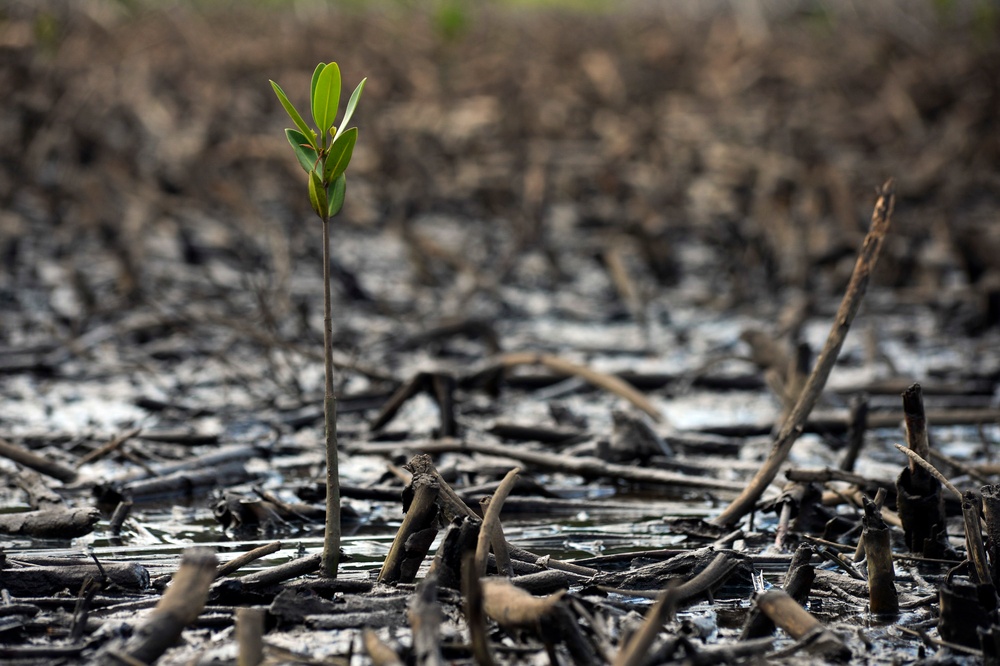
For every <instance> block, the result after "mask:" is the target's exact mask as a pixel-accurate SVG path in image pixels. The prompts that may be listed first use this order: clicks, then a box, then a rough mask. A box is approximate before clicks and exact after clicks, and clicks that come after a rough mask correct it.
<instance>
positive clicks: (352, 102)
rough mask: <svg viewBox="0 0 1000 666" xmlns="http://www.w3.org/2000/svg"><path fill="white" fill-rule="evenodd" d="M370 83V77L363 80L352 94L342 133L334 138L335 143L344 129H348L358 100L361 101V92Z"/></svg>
mask: <svg viewBox="0 0 1000 666" xmlns="http://www.w3.org/2000/svg"><path fill="white" fill-rule="evenodd" d="M366 81H368V77H365V78H363V79H361V83H359V84H358V87H357V88H355V89H354V92H352V93H351V99H349V100H348V101H347V110H346V111H344V119H343V120H342V121H341V122H340V131H338V132H337V136H335V137H333V138H334V141H336V140H337V138H338V137H339V136H340V135H341V134H343V132H344V129H345V128H346V127H347V123H349V122H350V121H351V116H353V115H354V109H356V108H358V100H360V99H361V91H363V90H364V89H365V82H366Z"/></svg>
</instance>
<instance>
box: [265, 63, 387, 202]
mask: <svg viewBox="0 0 1000 666" xmlns="http://www.w3.org/2000/svg"><path fill="white" fill-rule="evenodd" d="M367 80H368V79H362V80H361V83H359V84H358V87H357V88H355V89H354V92H353V93H351V99H350V100H349V101H348V102H347V110H346V111H345V112H344V119H343V121H342V122H341V124H340V128H339V129H338V128H337V127H336V126H335V125H334V122H336V120H337V109H338V107H339V105H340V84H341V81H340V67H339V66H338V65H337V63H335V62H331V63H329V64H324V63H320V64H318V65H317V66H316V69H315V71H313V75H312V86H311V88H310V105H311V107H312V117H313V122H314V123H316V127H317V129H318V130H319V132H317V131H316V130H314V129H313V128H311V127H310V126H309V125H308V124H307V123H306V121H305V120H304V119H303V118H302V114H300V113H299V112H298V110H297V109H296V108H295V106H294V105H292V103H291V102H290V101H289V100H288V95H286V94H285V91H284V90H282V89H281V86H279V85H278V84H277V83H275V82H274V81H271V87H272V88H274V92H275V94H276V95H277V96H278V100H279V101H280V102H281V106H283V107H284V108H285V111H287V112H288V115H289V117H291V119H292V122H293V123H295V127H297V128H298V129H286V130H285V136H286V137H288V143H290V144H291V145H292V149H293V150H294V151H295V156H296V157H297V158H298V160H299V164H301V165H302V168H303V169H305V171H306V173H308V174H309V202H310V203H311V204H312V207H313V210H314V211H316V214H317V215H319V216H320V218H321V219H323V220H328V219H330V218H331V217H333V216H334V215H336V214H337V213H339V212H340V209H341V208H342V207H343V206H344V195H345V192H346V189H347V181H346V177H345V175H344V174H345V172H346V171H347V165H348V164H350V162H351V155H352V154H353V153H354V144H355V143H356V142H357V140H358V128H357V127H352V128H350V129H347V130H345V128H346V127H347V123H348V122H349V121H350V120H351V116H353V115H354V109H355V108H357V106H358V100H359V99H360V98H361V91H362V90H364V87H365V81H367Z"/></svg>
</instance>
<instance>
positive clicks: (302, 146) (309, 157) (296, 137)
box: [285, 129, 318, 173]
mask: <svg viewBox="0 0 1000 666" xmlns="http://www.w3.org/2000/svg"><path fill="white" fill-rule="evenodd" d="M285 137H286V138H287V139H288V143H290V144H292V150H294V151H295V157H297V158H299V164H301V165H302V168H303V169H305V172H306V173H309V172H310V171H312V170H313V167H315V166H316V160H317V159H318V155H317V153H316V150H315V149H314V148H312V146H311V144H310V142H309V139H307V138H306V136H305V135H304V134H303V133H302V132H300V131H298V130H293V129H286V130H285Z"/></svg>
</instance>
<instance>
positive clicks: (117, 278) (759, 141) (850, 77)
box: [0, 2, 1000, 336]
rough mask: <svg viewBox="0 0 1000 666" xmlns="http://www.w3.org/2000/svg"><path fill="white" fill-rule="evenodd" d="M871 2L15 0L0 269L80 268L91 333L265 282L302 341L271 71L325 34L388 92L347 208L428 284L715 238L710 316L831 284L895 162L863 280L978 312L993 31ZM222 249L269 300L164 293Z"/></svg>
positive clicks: (294, 185) (646, 255)
mask: <svg viewBox="0 0 1000 666" xmlns="http://www.w3.org/2000/svg"><path fill="white" fill-rule="evenodd" d="M886 4H887V6H888V7H890V8H893V7H895V9H890V10H887V11H886V15H884V16H883V17H882V18H881V20H878V19H877V17H875V18H873V17H872V16H867V15H866V16H862V17H860V18H858V19H852V17H851V16H850V15H848V14H847V13H846V12H845V13H844V15H832V16H828V17H826V18H824V17H816V16H808V15H792V16H786V17H784V18H783V20H782V21H780V22H774V23H772V24H768V25H767V26H766V27H767V35H766V39H763V38H761V36H760V35H758V34H754V33H752V32H751V31H749V30H748V29H747V25H746V23H745V21H743V22H741V19H740V18H739V17H734V16H732V15H729V14H726V13H719V14H716V15H712V16H708V17H702V18H700V19H697V18H690V17H686V16H684V15H682V14H676V15H670V14H669V13H667V12H666V11H660V10H655V9H652V8H648V7H647V8H645V9H642V8H636V9H634V10H632V11H628V12H621V13H618V14H614V15H610V16H604V17H601V18H600V20H595V19H593V18H592V17H586V16H573V15H564V14H557V13H550V12H545V11H541V10H538V11H529V12H523V13H515V14H505V13H503V12H501V11H500V10H497V9H495V8H494V9H489V8H487V9H483V10H481V12H482V13H480V14H475V15H473V16H472V17H471V20H470V25H469V27H468V28H467V32H466V33H465V34H462V35H459V36H458V37H456V38H453V39H445V38H444V37H443V36H442V35H441V34H439V33H438V32H436V28H435V25H434V23H433V21H432V20H431V18H430V17H428V16H424V15H420V14H417V15H415V16H414V15H408V16H403V15H400V14H398V13H394V12H393V11H386V12H383V13H374V12H350V11H346V10H345V11H338V10H335V9H332V8H330V9H326V10H322V11H321V10H316V11H320V14H319V18H318V19H317V15H314V14H311V15H303V14H300V15H299V16H296V14H295V13H294V12H289V13H288V14H285V15H283V16H282V17H280V18H278V17H276V16H274V15H268V14H263V13H257V12H254V11H253V10H250V9H236V8H234V6H233V5H229V6H228V8H227V9H226V10H225V11H227V12H229V14H227V15H225V16H221V17H220V16H216V15H213V14H211V11H212V10H207V11H209V13H207V14H206V13H199V12H197V11H194V10H192V9H189V8H184V7H177V6H174V7H171V8H169V9H142V10H133V11H132V12H131V13H130V12H129V11H128V10H127V9H126V7H128V5H126V4H124V3H123V4H120V5H119V4H118V3H111V2H106V3H87V4H85V5H82V6H81V5H77V4H75V3H65V4H59V3H38V4H37V5H34V4H32V3H15V5H14V6H13V7H12V9H11V10H10V11H9V14H8V16H7V18H6V19H5V20H4V21H3V23H2V24H0V50H2V53H3V58H2V59H0V82H2V84H3V88H4V89H5V90H8V91H11V93H10V94H9V95H8V97H7V99H6V101H5V104H4V106H3V110H2V111H0V115H2V122H0V160H2V163H3V164H4V170H3V175H2V178H0V208H2V210H3V216H2V219H0V224H2V229H3V233H2V234H0V254H2V256H3V257H4V261H3V266H4V269H3V270H2V273H3V274H4V275H3V286H4V289H5V290H6V291H7V292H8V293H10V292H11V291H15V292H20V293H25V292H26V291H32V290H38V289H42V290H44V289H45V288H46V287H49V286H51V285H47V284H45V282H46V280H49V281H51V280H52V279H53V278H52V277H51V274H49V273H45V272H44V271H41V272H42V273H44V274H41V275H32V271H31V270H24V269H23V267H24V266H30V265H32V264H35V266H36V269H37V268H38V263H37V262H36V259H37V258H38V257H37V255H38V253H40V254H41V255H42V256H44V257H46V258H51V259H53V260H54V261H55V263H56V264H57V265H58V266H60V267H61V270H62V271H64V274H66V275H69V276H70V277H71V280H70V282H71V283H72V285H73V286H72V288H71V289H70V292H71V297H70V298H68V299H66V302H60V303H54V304H52V307H54V308H56V309H57V310H60V311H58V312H57V314H58V315H60V316H62V317H63V318H64V319H70V320H77V322H78V324H79V320H81V319H86V318H87V317H89V316H94V315H100V314H101V313H103V312H106V311H107V310H114V309H118V308H120V307H122V306H128V305H132V304H136V303H138V302H141V301H144V302H150V301H152V302H161V304H162V302H163V301H168V302H170V304H171V305H172V306H173V307H178V308H180V309H181V310H187V309H188V308H189V307H196V306H191V305H190V304H191V303H198V302H204V300H209V301H210V300H212V299H213V298H223V299H224V300H226V301H227V302H232V303H236V304H239V306H238V310H241V311H251V312H254V311H255V310H256V309H257V302H256V301H260V300H261V297H262V296H261V295H262V294H263V296H264V297H266V298H265V300H266V301H267V303H268V308H269V309H271V310H273V312H269V313H265V314H264V315H261V316H264V317H265V318H266V317H272V318H275V319H278V320H281V321H282V322H284V324H283V325H285V326H286V327H292V328H293V330H291V331H287V334H290V335H293V336H294V335H295V334H296V333H302V331H301V330H295V329H294V322H295V321H296V318H295V317H294V316H291V317H289V316H288V315H290V314H293V313H294V312H295V311H296V307H299V308H300V309H301V308H303V307H307V306H305V305H303V303H305V302H306V301H308V299H306V298H305V296H304V295H302V293H301V291H302V290H303V289H308V288H309V287H303V286H302V285H301V284H298V283H297V282H296V280H295V279H294V276H295V272H296V266H297V265H298V264H299V263H305V262H300V260H301V259H303V258H305V257H309V258H312V257H314V256H315V255H316V254H317V253H318V250H317V249H316V248H315V244H314V243H311V242H310V239H311V238H312V235H311V234H310V233H307V230H306V229H303V227H304V226H306V225H305V223H304V220H307V219H308V214H307V213H308V211H307V210H305V209H304V208H303V204H302V202H301V201H299V198H300V197H299V190H298V188H299V185H300V183H299V174H298V173H296V165H295V164H294V163H290V162H289V160H287V159H286V157H287V155H286V154H285V152H284V151H285V150H286V148H285V146H284V145H282V141H281V134H280V132H277V131H276V130H277V129H279V128H280V125H281V123H282V122H283V120H282V118H281V109H280V108H275V106H274V104H272V103H271V100H270V99H269V98H268V93H269V91H268V90H267V89H266V87H262V86H261V85H260V83H261V81H266V79H267V78H274V79H280V80H281V81H283V82H287V86H286V87H287V88H288V89H290V90H296V89H303V87H304V86H305V82H306V80H307V77H308V72H309V71H310V67H309V63H313V62H316V61H317V60H322V59H324V58H329V56H330V53H329V51H330V49H331V48H335V50H336V57H337V59H338V60H339V61H340V62H341V64H342V66H343V68H344V71H345V72H355V71H363V72H365V73H366V74H368V75H369V77H370V80H371V85H370V89H369V92H368V95H369V96H370V104H371V109H373V110H375V109H377V112H372V113H369V114H366V116H367V117H366V118H363V119H361V121H360V122H361V131H362V133H363V134H364V136H365V140H364V141H363V142H361V144H360V145H359V147H358V151H357V155H356V157H355V165H354V167H353V169H354V171H353V174H352V180H351V184H350V187H351V195H350V197H349V204H348V208H347V210H346V216H345V218H344V221H343V224H347V225H350V226H352V227H354V228H356V229H361V230H367V232H369V233H375V232H376V230H386V229H390V230H393V232H394V233H397V234H398V235H399V237H401V238H403V239H404V240H405V242H407V243H408V244H410V245H411V252H410V258H411V260H412V261H413V271H414V274H415V276H417V277H418V279H419V280H420V281H422V282H425V283H426V282H428V281H430V282H431V283H440V282H441V281H442V280H443V284H444V285H452V284H453V283H454V280H453V276H454V275H456V274H457V275H458V276H466V277H470V276H471V279H472V281H473V282H474V286H473V287H466V288H470V289H473V290H475V289H487V290H489V288H490V287H491V286H492V285H495V284H497V283H498V282H500V281H503V280H510V279H518V278H520V279H534V280H538V279H541V280H543V281H548V282H550V283H558V281H559V280H561V279H565V275H564V274H562V272H561V271H562V269H563V268H564V267H563V265H562V264H561V263H560V261H559V259H560V255H561V254H564V253H567V252H572V253H574V254H575V253H582V254H583V255H587V254H588V253H590V254H595V255H600V256H602V258H603V259H604V260H605V261H606V262H607V263H608V264H609V265H611V264H614V263H615V261H616V259H617V258H620V255H621V254H622V253H624V254H625V256H627V257H628V259H629V266H630V268H629V270H631V271H632V272H633V273H638V274H639V275H640V276H641V277H642V278H644V279H645V280H651V281H652V284H656V283H660V284H672V283H674V282H675V281H676V280H677V279H678V278H679V271H681V270H682V269H683V268H684V262H683V261H682V260H681V258H680V257H679V254H678V253H679V250H678V248H679V247H680V246H682V245H684V244H685V243H691V242H694V243H697V244H703V245H705V246H707V247H709V248H710V249H711V250H712V251H713V252H715V253H717V255H716V256H717V259H716V260H715V261H714V262H713V268H712V269H711V271H709V275H707V276H706V277H707V279H708V280H709V281H710V282H712V284H714V285H715V286H716V289H715V291H717V292H718V294H719V296H718V299H719V301H720V302H719V303H718V304H719V305H732V304H737V303H745V302H754V301H756V300H759V298H760V296H761V295H764V296H765V297H766V296H767V294H768V293H769V291H770V289H771V288H773V287H785V286H792V287H795V288H800V289H806V290H815V291H816V292H818V293H819V294H827V295H828V294H834V293H838V292H839V290H840V289H841V288H842V286H843V283H844V281H845V280H846V278H847V275H848V274H849V271H850V267H851V262H852V260H853V259H852V257H853V251H854V249H855V248H856V247H857V244H858V242H859V241H860V239H861V237H862V236H863V233H864V227H863V224H864V221H865V219H866V216H867V212H866V211H865V210H864V208H865V206H867V205H868V204H867V199H868V194H869V193H870V191H871V188H872V187H873V186H874V185H875V184H878V183H881V182H882V181H883V180H884V179H885V177H886V176H888V175H895V176H896V177H897V181H898V194H899V199H900V209H899V212H900V215H901V216H902V217H903V218H904V219H905V224H903V225H900V227H901V228H900V231H899V233H898V235H897V237H896V238H894V239H893V241H892V243H891V244H890V247H889V248H888V252H887V258H886V260H885V262H884V264H883V267H882V270H881V271H880V277H879V279H880V280H882V281H884V282H889V283H892V284H896V285H905V286H907V287H912V288H914V290H915V291H916V294H917V295H918V296H919V297H920V298H922V299H926V300H931V301H940V302H941V304H942V307H943V308H947V309H948V312H949V313H952V310H955V313H953V314H957V315H958V316H959V319H960V321H961V322H963V323H965V324H966V325H967V328H969V329H970V330H973V331H974V330H978V329H981V328H982V327H983V326H986V325H989V324H992V323H994V322H995V318H996V317H997V312H996V308H997V307H998V305H997V302H996V301H997V293H998V289H1000V274H998V272H997V265H996V264H997V260H996V257H998V256H1000V252H998V250H1000V232H998V227H997V226H996V225H995V224H990V222H991V221H992V220H994V219H995V210H996V205H997V201H996V199H997V194H996V193H997V192H998V191H1000V170H998V167H997V165H998V161H1000V131H998V130H1000V128H998V127H997V122H998V120H997V119H998V114H997V109H998V108H1000V91H998V88H1000V83H998V82H1000V72H998V68H1000V66H998V65H997V63H998V62H1000V58H998V57H997V56H998V50H1000V49H998V40H997V39H996V33H995V32H994V33H993V34H992V38H989V37H988V38H986V39H982V38H979V39H978V41H975V43H972V41H971V40H972V39H973V37H971V36H970V34H969V32H968V31H966V30H965V29H964V28H963V27H962V26H960V25H957V24H956V23H955V22H951V21H949V20H947V19H946V18H942V17H938V18H935V17H934V16H933V15H932V16H930V18H929V19H927V20H926V21H925V22H924V23H923V24H919V25H917V27H914V25H913V24H916V23H918V22H917V21H913V22H912V23H913V24H910V23H908V24H906V26H907V29H906V30H904V29H903V28H902V27H895V26H897V25H900V24H899V21H897V19H898V18H899V16H898V12H900V11H903V10H902V9H899V8H898V7H897V6H896V5H894V4H893V3H886ZM140 7H141V5H140ZM215 11H222V10H215ZM323 11H325V12H326V13H325V14H323ZM491 12H493V13H496V14H497V15H494V16H489V15H487V14H489V13H491ZM893 12H896V13H893ZM917 13H919V12H917ZM44 26H48V27H47V29H46V30H42V29H41V27H44ZM500 26H504V27H503V29H500ZM331 45H335V47H331ZM526 54H530V57H526ZM442 218H443V219H444V220H458V221H460V222H461V223H462V228H461V229H460V230H459V231H457V232H455V233H454V234H451V235H449V234H447V233H445V232H442V231H441V230H440V229H439V227H440V226H441V225H440V224H439V223H440V221H441V219H442ZM572 230H584V231H586V232H587V233H586V235H585V236H584V237H583V239H582V240H574V241H572V242H570V241H569V240H567V236H568V235H569V234H568V232H570V231H572ZM455 234H457V238H455V237H454V236H455ZM219 257H221V258H222V259H223V260H225V262H226V263H227V264H228V265H229V266H231V267H233V266H235V267H236V268H238V269H240V271H245V270H246V269H251V274H252V275H254V276H255V278H254V279H255V280H256V282H255V289H256V290H257V292H258V293H257V294H256V295H254V293H253V292H254V290H247V289H245V286H246V285H245V280H246V278H245V277H243V278H241V277H234V276H233V275H232V274H228V273H227V274H221V275H220V274H218V273H219V271H216V272H215V273H216V274H213V275H212V284H211V285H210V286H206V285H204V284H200V283H199V288H200V289H204V290H206V291H207V292H208V293H205V294H201V296H203V297H204V298H203V299H201V300H199V299H188V298H187V297H186V296H185V297H180V296H178V293H177V292H176V291H174V290H173V289H172V286H177V285H178V284H180V286H181V287H183V286H185V284H186V281H185V277H184V275H185V273H186V272H191V271H195V272H197V271H199V270H205V269H204V267H205V265H206V264H208V263H209V262H210V259H212V258H219ZM353 259H354V257H349V256H343V253H342V256H341V257H340V261H341V262H342V263H344V264H346V265H347V268H345V269H344V271H343V272H342V275H341V278H342V280H341V282H342V288H341V295H342V298H346V299H354V300H358V299H360V300H364V299H366V298H371V297H372V295H371V294H370V293H367V292H366V290H365V289H364V288H363V287H362V286H360V285H359V284H358V282H357V280H356V279H353V276H352V275H351V274H350V270H349V267H350V264H351V262H352V260H353ZM539 264H540V265H541V266H542V267H541V268H539V267H538V266H539ZM19 267H22V268H21V269H20V270H19ZM702 270H707V269H704V268H703V269H702ZM955 284H958V285H960V286H961V287H963V290H962V291H958V290H956V289H955V288H953V287H951V286H950V285H955ZM966 285H969V286H971V287H972V288H971V289H964V288H965V287H966ZM621 289H624V290H625V291H627V289H628V287H627V285H626V286H624V287H621ZM647 291H648V289H647ZM639 292H640V293H638V294H632V295H631V298H633V299H639V300H640V301H641V300H642V298H643V292H642V290H639ZM181 293H185V292H184V289H181ZM409 296H411V298H409V299H408V298H407V295H406V294H404V295H399V296H397V295H393V296H386V295H384V294H380V295H377V296H376V298H383V299H387V300H389V301H391V302H392V304H393V305H394V306H396V307H403V306H401V305H400V303H406V302H409V303H413V302H415V301H416V300H417V299H415V298H412V295H409ZM625 296H626V297H627V296H628V294H625ZM9 298H14V299H15V300H16V299H18V298H19V297H16V296H14V297H9ZM289 322H293V323H289Z"/></svg>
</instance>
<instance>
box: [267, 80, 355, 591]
mask: <svg viewBox="0 0 1000 666" xmlns="http://www.w3.org/2000/svg"><path fill="white" fill-rule="evenodd" d="M367 80H368V79H362V80H361V83H359V84H358V87H357V88H355V89H354V92H353V93H352V94H351V99H350V100H349V101H348V102H347V110H346V111H345V112H344V119H343V120H342V121H341V123H340V127H339V128H338V127H337V126H336V125H334V123H335V121H336V120H337V109H338V107H339V105H340V67H338V66H337V63H335V62H331V63H329V64H324V63H320V64H318V65H317V66H316V70H315V71H314V72H313V76H312V86H311V89H310V97H309V101H310V107H311V109H312V118H313V122H314V123H315V124H316V129H315V130H314V129H313V128H312V127H310V126H309V125H308V124H307V123H306V121H305V120H303V118H302V114H300V113H299V112H298V111H297V110H296V108H295V106H293V105H292V103H291V102H290V101H289V100H288V95H286V94H285V91H284V90H282V89H281V86H279V85H278V84H277V83H275V82H274V81H271V87H272V88H274V92H275V94H276V95H277V96H278V100H279V101H280V102H281V106H283V107H284V108H285V111H287V112H288V115H289V117H291V119H292V122H293V123H295V128H296V129H286V130H285V136H286V137H288V143H290V144H291V145H292V150H294V151H295V156H296V157H297V158H298V160H299V164H301V165H302V168H303V169H304V170H305V172H306V173H307V174H308V177H309V203H310V204H312V209H313V210H314V211H315V212H316V214H317V215H319V218H320V220H322V221H323V359H324V368H325V370H326V391H325V396H324V399H323V414H324V422H325V428H326V534H325V536H324V538H323V559H322V565H321V566H322V570H323V572H324V573H325V574H326V575H327V576H330V577H331V578H335V577H336V576H337V565H338V564H339V563H340V478H339V471H338V464H337V400H336V398H335V397H334V395H333V316H332V314H331V309H332V306H331V303H330V218H332V217H334V216H335V215H336V214H337V213H339V212H340V209H341V208H343V206H344V195H345V193H346V191H347V179H346V171H347V165H348V164H349V163H350V161H351V155H352V154H353V153H354V144H355V143H356V142H357V140H358V128H357V127H352V128H350V129H346V128H347V123H348V122H349V121H350V120H351V116H352V115H354V110H355V109H356V108H357V106H358V100H359V99H360V98H361V91H362V90H364V87H365V81H367Z"/></svg>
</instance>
